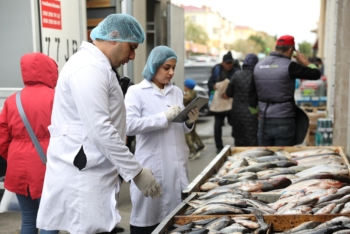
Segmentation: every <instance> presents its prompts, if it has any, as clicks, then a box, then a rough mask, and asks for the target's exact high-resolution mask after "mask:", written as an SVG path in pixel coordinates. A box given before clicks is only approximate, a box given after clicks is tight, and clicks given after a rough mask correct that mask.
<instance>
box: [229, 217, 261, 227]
mask: <svg viewBox="0 0 350 234" xmlns="http://www.w3.org/2000/svg"><path fill="white" fill-rule="evenodd" d="M234 221H235V222H236V223H238V224H240V225H242V226H243V227H246V228H249V229H257V228H259V227H260V224H258V223H256V222H253V221H251V220H248V219H235V220H234Z"/></svg>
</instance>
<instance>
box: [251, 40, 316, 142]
mask: <svg viewBox="0 0 350 234" xmlns="http://www.w3.org/2000/svg"><path fill="white" fill-rule="evenodd" d="M275 50H276V52H272V53H271V54H270V56H269V57H267V58H265V59H264V60H262V61H260V62H259V63H258V64H257V65H256V66H255V68H254V79H253V81H254V82H252V85H251V89H250V107H251V108H255V107H256V103H255V104H254V101H253V100H252V99H253V98H254V95H256V98H257V101H258V102H257V103H258V111H259V117H260V120H259V130H258V144H259V146H293V145H295V144H296V138H295V134H296V112H295V111H296V106H295V100H294V91H295V80H296V79H297V78H302V79H307V80H317V79H319V78H320V77H321V73H320V71H319V70H318V69H317V67H316V66H315V65H314V64H312V63H310V62H309V61H308V59H307V58H306V56H305V55H303V54H301V53H299V52H298V51H296V50H295V47H294V37H292V36H289V35H285V36H282V37H280V38H279V39H278V40H277V43H276V48H275ZM293 53H294V58H295V59H296V61H297V62H293V61H291V58H292V56H293Z"/></svg>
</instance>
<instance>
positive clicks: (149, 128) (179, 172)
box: [125, 80, 192, 227]
mask: <svg viewBox="0 0 350 234" xmlns="http://www.w3.org/2000/svg"><path fill="white" fill-rule="evenodd" d="M175 104H177V105H179V106H181V107H183V93H182V91H181V90H180V89H179V88H178V87H176V86H173V85H171V84H168V85H166V86H165V92H164V95H162V94H161V93H160V92H159V91H158V90H156V89H154V88H153V86H152V84H151V82H149V81H147V80H143V81H142V82H141V83H139V84H137V85H133V86H130V88H129V89H128V92H127V93H126V95H125V105H126V113H127V114H126V122H127V135H128V136H133V135H136V150H135V157H136V159H137V160H138V161H139V162H140V163H141V165H142V166H143V167H148V168H150V169H151V170H152V172H153V175H154V177H155V179H156V180H157V182H158V183H159V184H160V186H161V187H162V190H163V194H162V195H161V197H159V198H155V199H151V198H149V197H148V198H147V197H144V196H143V195H142V193H141V192H140V191H139V190H138V189H137V187H136V186H135V184H134V183H133V182H132V183H131V185H130V193H131V202H132V210H131V217H130V224H131V225H134V226H138V227H145V226H153V225H155V224H157V223H160V222H161V221H162V220H163V219H164V218H165V217H166V215H168V214H169V213H170V212H171V211H172V210H173V209H174V208H175V207H176V206H177V205H179V204H180V203H181V191H182V190H183V189H185V188H186V187H187V185H188V155H189V149H188V146H187V144H186V141H185V133H188V132H190V131H191V130H192V129H189V128H188V127H187V126H186V124H185V123H171V122H170V123H168V120H167V118H166V116H165V114H164V111H166V110H167V109H168V108H169V107H168V106H171V105H175Z"/></svg>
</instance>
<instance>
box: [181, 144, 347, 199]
mask: <svg viewBox="0 0 350 234" xmlns="http://www.w3.org/2000/svg"><path fill="white" fill-rule="evenodd" d="M254 148H266V149H269V150H272V151H277V150H285V151H287V152H290V153H291V152H295V151H300V150H307V149H314V148H329V149H333V150H335V152H336V153H338V154H339V155H341V156H342V158H343V161H344V164H346V165H347V166H348V169H350V163H349V160H348V158H347V156H346V154H345V153H344V149H343V148H342V147H340V146H317V147H316V146H312V147H308V146H287V147H282V146H281V147H277V146H274V147H231V146H230V145H226V146H225V147H224V148H223V150H222V151H221V152H220V153H219V154H218V155H217V156H216V157H215V158H214V159H213V160H212V161H211V162H210V163H209V165H208V166H207V167H205V168H204V169H203V171H202V172H201V173H200V174H199V175H198V176H197V177H196V178H195V179H194V180H193V181H192V182H191V183H190V184H189V185H188V186H187V188H186V189H184V190H183V191H182V198H183V199H185V198H186V197H188V196H189V195H190V194H191V193H194V192H200V186H201V185H202V184H204V183H205V182H206V181H207V180H208V179H209V178H211V177H212V176H213V175H215V174H216V173H217V172H218V171H219V169H220V168H221V166H222V165H223V164H224V163H225V162H226V161H227V157H228V156H230V155H232V154H235V153H239V152H242V151H246V150H249V149H254Z"/></svg>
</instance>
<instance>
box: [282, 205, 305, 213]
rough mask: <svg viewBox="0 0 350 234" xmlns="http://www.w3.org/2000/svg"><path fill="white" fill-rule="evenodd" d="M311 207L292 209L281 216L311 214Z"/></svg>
mask: <svg viewBox="0 0 350 234" xmlns="http://www.w3.org/2000/svg"><path fill="white" fill-rule="evenodd" d="M311 210H312V207H310V206H297V207H294V208H292V209H289V210H286V211H285V212H283V214H311Z"/></svg>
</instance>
